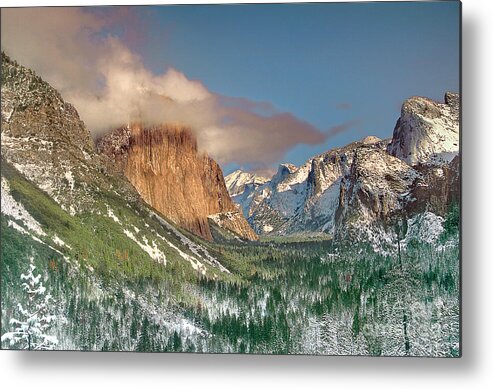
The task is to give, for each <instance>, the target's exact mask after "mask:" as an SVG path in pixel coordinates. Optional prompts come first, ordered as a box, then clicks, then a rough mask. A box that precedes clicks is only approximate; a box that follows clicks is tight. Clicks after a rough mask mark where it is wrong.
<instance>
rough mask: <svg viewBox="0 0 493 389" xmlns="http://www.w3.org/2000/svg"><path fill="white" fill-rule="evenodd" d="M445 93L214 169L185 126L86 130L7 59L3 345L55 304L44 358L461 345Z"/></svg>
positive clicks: (454, 142)
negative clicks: (322, 137)
mask: <svg viewBox="0 0 493 389" xmlns="http://www.w3.org/2000/svg"><path fill="white" fill-rule="evenodd" d="M458 104H459V100H458V95H456V94H450V93H448V94H446V96H445V102H444V103H438V102H433V101H431V100H428V99H421V98H410V99H409V100H408V101H406V102H405V103H404V105H403V108H402V112H401V117H400V118H399V120H398V123H397V125H396V128H395V130H394V134H393V136H392V138H391V139H387V140H382V139H379V138H376V137H371V136H370V137H365V138H364V139H362V140H361V141H358V142H355V143H352V144H349V145H347V146H345V147H343V148H336V149H333V150H329V151H327V152H326V153H324V154H322V155H320V156H316V157H314V158H312V159H310V160H309V161H307V162H306V163H305V164H304V165H302V166H300V167H296V166H294V165H291V164H281V165H280V166H279V168H278V172H277V173H276V174H275V175H274V176H273V177H271V178H268V177H260V176H255V175H253V174H250V173H248V172H241V171H237V172H235V173H233V174H232V175H229V176H227V177H225V178H224V177H223V174H222V170H221V168H220V166H219V165H218V164H217V163H216V162H215V161H214V160H213V159H212V158H210V157H209V156H208V155H207V154H206V153H204V152H202V151H200V150H199V148H198V146H197V143H196V139H195V138H194V136H193V134H192V132H191V130H190V129H188V128H186V127H184V126H173V125H159V126H156V125H154V126H152V125H147V126H146V125H144V124H137V123H134V124H131V123H129V124H128V125H127V126H126V127H125V126H123V127H121V128H119V129H115V130H112V131H109V132H108V133H107V134H106V135H105V136H104V137H101V138H99V139H95V140H93V138H92V137H91V134H90V132H89V131H88V129H87V128H86V127H85V125H84V123H83V122H82V120H81V119H80V118H79V116H78V113H77V111H76V110H75V108H74V107H73V106H71V105H70V104H69V103H67V102H65V101H64V100H63V98H62V96H61V95H60V94H59V93H58V92H57V91H56V90H55V89H54V88H52V87H51V86H50V85H49V84H48V83H46V82H45V81H43V80H42V79H41V78H40V77H38V76H37V75H36V74H35V73H34V72H33V71H32V70H29V69H27V68H25V67H23V66H21V65H19V64H18V63H17V62H15V61H14V60H12V59H10V58H9V57H8V56H7V55H5V54H4V53H2V160H1V176H2V213H1V241H2V246H1V258H2V261H1V291H0V292H1V298H2V313H1V334H2V343H1V345H2V348H12V349H17V348H22V349H24V348H30V349H31V347H35V346H32V344H31V341H29V343H26V341H25V338H22V337H18V336H16V335H15V334H14V332H15V331H13V328H15V327H16V323H17V324H18V321H19V317H20V316H22V315H23V312H24V311H25V310H24V309H20V308H19V307H23V306H30V305H33V304H34V303H33V298H34V297H36V296H37V297H39V298H45V297H43V296H47V295H50V296H51V299H45V300H44V301H45V302H46V304H47V305H48V309H49V311H50V320H49V323H48V324H49V325H46V332H47V334H48V335H49V338H48V339H49V344H46V343H43V344H42V347H46V348H49V349H59V350H93V351H96V350H100V351H141V352H203V353H206V352H207V353H209V352H212V353H261V354H323V355H381V356H405V355H407V356H438V357H457V356H459V355H460V326H459V324H460V320H459V317H460V315H459V314H460V303H459V296H460V269H459V265H460V207H459V204H460V176H459V173H460V154H459V150H458V137H459V132H458V113H457V109H458ZM430 112H432V115H433V118H432V119H433V120H431V119H430V117H429V115H430ZM410 128H412V129H413V131H414V132H412V134H413V135H412V136H410V135H409V129H410ZM417 130H419V131H417ZM416 133H418V134H422V135H421V136H420V135H415V134H416ZM423 134H424V135H423ZM423 139H426V140H429V139H433V141H432V142H431V143H430V142H424V141H423ZM235 203H236V205H235ZM29 269H31V270H29ZM33 269H34V270H33ZM29 271H31V272H34V273H35V274H34V275H33V277H32V278H33V279H37V280H38V282H39V280H42V282H43V285H44V286H43V288H41V287H39V288H38V289H36V292H35V293H34V292H33V293H31V294H29V293H26V287H25V280H26V279H27V278H29V277H27V276H26V274H27V272H29ZM36 277H39V278H36ZM33 295H36V296H34V297H33ZM31 308H32V309H34V308H33V307H32V306H31ZM28 322H29V321H26V323H28ZM21 327H22V326H21ZM44 335H46V334H44ZM33 336H34V335H33ZM50 339H51V340H50ZM55 339H56V342H55V341H54V340H55ZM33 344H38V343H33Z"/></svg>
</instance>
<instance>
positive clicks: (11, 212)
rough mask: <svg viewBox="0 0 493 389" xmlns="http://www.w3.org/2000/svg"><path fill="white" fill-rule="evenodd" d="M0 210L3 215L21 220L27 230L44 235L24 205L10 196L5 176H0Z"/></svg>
mask: <svg viewBox="0 0 493 389" xmlns="http://www.w3.org/2000/svg"><path fill="white" fill-rule="evenodd" d="M1 201H2V202H1V212H2V213H3V214H4V215H7V216H10V217H12V218H14V219H16V220H18V221H21V222H22V223H23V224H24V225H25V226H26V227H27V228H28V229H29V230H31V231H33V232H35V233H36V234H38V235H39V236H45V235H46V233H45V232H44V231H43V229H42V228H41V225H40V224H39V223H38V221H37V220H36V219H34V218H33V217H32V216H31V215H30V214H29V212H27V210H26V209H25V208H24V206H23V205H22V204H20V203H18V202H17V201H15V199H14V198H13V197H12V195H11V194H10V185H9V182H8V181H7V179H6V178H4V177H2V195H1Z"/></svg>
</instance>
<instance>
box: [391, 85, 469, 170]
mask: <svg viewBox="0 0 493 389" xmlns="http://www.w3.org/2000/svg"><path fill="white" fill-rule="evenodd" d="M459 109H460V97H459V95H458V94H456V93H451V92H447V93H446V94H445V103H439V102H436V101H433V100H430V99H428V98H425V97H411V98H409V99H407V100H406V101H405V102H404V104H403V105H402V109H401V116H400V118H399V120H398V121H397V124H396V126H395V129H394V134H393V136H392V141H391V142H390V144H389V146H388V148H387V151H388V152H389V154H391V155H393V156H395V157H397V158H400V159H402V160H403V161H405V162H406V163H408V164H410V165H416V164H419V163H421V164H434V165H440V164H444V163H449V162H451V161H452V159H454V157H455V156H457V154H458V152H459Z"/></svg>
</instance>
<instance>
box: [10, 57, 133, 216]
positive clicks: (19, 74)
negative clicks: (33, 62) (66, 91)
mask: <svg viewBox="0 0 493 389" xmlns="http://www.w3.org/2000/svg"><path fill="white" fill-rule="evenodd" d="M1 115H2V135H1V142H2V157H3V158H5V160H6V161H7V162H8V163H10V164H12V165H13V166H14V167H15V168H16V169H17V170H18V171H20V172H21V173H22V174H23V175H24V176H25V177H26V178H28V179H29V180H31V181H32V182H33V183H34V184H36V186H38V187H39V188H40V189H42V190H43V191H45V192H46V193H47V194H48V195H50V196H51V197H52V198H53V199H54V200H55V201H56V202H57V203H59V204H60V205H61V206H62V208H63V209H65V210H67V211H68V212H70V213H71V214H75V213H78V212H82V211H90V210H91V205H92V203H93V195H94V193H96V192H97V191H98V190H99V189H105V188H106V189H108V190H109V189H110V188H109V187H108V184H107V181H106V180H104V179H102V172H101V171H102V170H104V169H103V168H102V164H101V159H100V158H99V157H98V156H97V155H96V154H95V147H94V142H93V140H92V138H91V135H90V133H89V131H88V130H87V128H86V127H85V125H84V123H83V122H82V120H81V119H80V118H79V115H78V113H77V111H76V110H75V108H74V107H73V106H72V105H71V104H69V103H67V102H65V101H64V100H63V99H62V97H61V95H60V94H59V93H58V92H57V91H56V90H55V89H54V88H53V87H51V86H50V85H49V84H48V83H46V82H45V81H43V80H42V79H41V78H40V77H39V76H37V75H36V74H35V73H34V72H33V71H32V70H30V69H27V68H25V67H23V66H21V65H19V64H17V63H16V62H15V61H13V60H11V59H10V58H9V57H8V56H7V55H6V54H4V53H2V88H1ZM122 186H125V185H120V189H121V188H122Z"/></svg>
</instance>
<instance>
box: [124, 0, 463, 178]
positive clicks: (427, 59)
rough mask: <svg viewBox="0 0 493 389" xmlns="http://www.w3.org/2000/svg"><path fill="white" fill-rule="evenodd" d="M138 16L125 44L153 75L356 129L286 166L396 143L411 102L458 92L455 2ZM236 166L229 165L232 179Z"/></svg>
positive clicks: (170, 9) (182, 9) (185, 10)
mask: <svg viewBox="0 0 493 389" xmlns="http://www.w3.org/2000/svg"><path fill="white" fill-rule="evenodd" d="M132 12H133V13H134V14H135V15H137V18H138V25H139V28H140V29H141V30H142V31H141V33H142V36H141V39H133V40H129V41H128V42H127V43H128V44H129V45H130V46H131V48H132V49H133V50H134V51H136V52H138V53H139V54H140V55H141V56H142V59H143V61H144V64H145V66H146V67H147V68H148V69H150V70H152V71H153V72H154V73H156V74H159V73H162V72H164V71H165V70H166V69H167V68H169V67H173V68H176V69H179V70H180V71H181V72H183V73H185V75H186V76H187V77H188V78H191V79H197V80H200V81H201V82H202V83H203V84H204V85H205V86H206V87H207V88H208V89H209V90H210V91H212V92H215V93H218V94H221V95H226V96H234V97H243V98H247V99H249V100H254V101H267V102H269V103H271V104H273V105H274V106H275V107H276V108H277V109H278V110H279V111H282V112H289V113H291V114H293V115H295V116H296V117H298V118H299V119H302V120H304V121H307V122H309V123H310V124H312V125H314V126H315V127H317V128H318V129H320V130H326V129H328V128H331V127H334V126H338V125H341V124H342V123H348V122H350V123H352V125H351V126H350V128H349V129H348V130H347V131H344V132H342V133H340V134H338V135H336V136H334V137H331V138H329V139H327V140H326V141H325V142H324V143H322V144H318V145H311V146H307V145H298V146H295V147H293V148H292V149H291V150H289V151H288V152H287V154H286V155H285V156H284V158H283V160H282V161H281V160H280V161H278V162H291V163H294V164H297V165H299V164H301V163H303V162H304V161H305V160H307V159H308V158H310V157H312V156H313V155H316V154H318V153H321V152H323V151H326V150H328V149H330V148H333V147H336V146H342V145H345V144H347V143H349V142H351V141H354V140H358V139H361V138H362V137H364V136H366V135H376V136H379V137H381V138H386V137H390V136H391V134H392V130H393V127H394V125H395V122H396V120H397V118H398V116H399V112H400V106H401V104H402V102H403V100H404V99H406V98H407V97H410V96H413V95H422V96H427V97H430V98H433V99H438V100H442V98H443V95H444V93H445V91H449V90H450V91H458V89H459V14H460V4H459V2H455V1H438V2H404V3H397V2H396V3H335V4H334V3H332V4H330V3H327V4H275V5H268V4H262V5H229V6H228V5H208V6H157V7H154V6H153V7H139V8H133V9H132ZM120 28H121V29H124V27H122V26H120ZM120 32H121V31H120ZM236 167H237V165H235V164H234V163H233V164H229V165H227V166H223V168H224V169H225V171H226V173H228V172H230V171H231V170H232V169H234V168H236Z"/></svg>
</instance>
